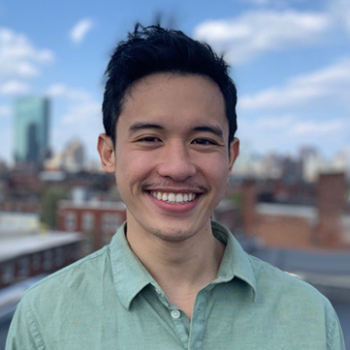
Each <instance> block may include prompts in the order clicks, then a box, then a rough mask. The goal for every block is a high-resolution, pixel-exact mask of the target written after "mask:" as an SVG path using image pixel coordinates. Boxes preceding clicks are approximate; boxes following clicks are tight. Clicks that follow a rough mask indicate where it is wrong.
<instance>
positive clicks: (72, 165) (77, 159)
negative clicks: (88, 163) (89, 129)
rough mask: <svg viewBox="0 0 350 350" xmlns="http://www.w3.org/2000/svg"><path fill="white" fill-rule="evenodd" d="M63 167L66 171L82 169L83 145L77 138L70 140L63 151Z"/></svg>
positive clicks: (83, 163)
mask: <svg viewBox="0 0 350 350" xmlns="http://www.w3.org/2000/svg"><path fill="white" fill-rule="evenodd" d="M62 163H63V164H62V165H63V169H64V170H66V171H68V172H78V171H82V170H83V169H84V166H85V149H84V145H83V144H82V143H81V142H80V141H79V140H77V139H73V140H71V141H70V142H69V143H68V144H67V146H66V147H65V149H64V151H63V156H62Z"/></svg>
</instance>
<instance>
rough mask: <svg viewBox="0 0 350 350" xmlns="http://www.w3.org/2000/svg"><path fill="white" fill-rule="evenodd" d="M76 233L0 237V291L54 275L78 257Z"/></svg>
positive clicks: (79, 238)
mask: <svg viewBox="0 0 350 350" xmlns="http://www.w3.org/2000/svg"><path fill="white" fill-rule="evenodd" d="M81 241H82V237H81V235H80V234H79V233H74V232H70V233H66V232H47V233H42V234H35V235H33V234H30V235H24V236H22V235H6V236H4V237H0V289H2V288H5V287H8V286H10V285H13V284H16V283H18V282H20V281H24V280H26V279H28V278H31V277H34V276H39V275H42V274H49V273H52V272H55V271H57V270H59V269H61V268H63V267H65V266H67V265H69V264H71V263H73V262H75V261H76V260H78V259H79V258H80V243H81Z"/></svg>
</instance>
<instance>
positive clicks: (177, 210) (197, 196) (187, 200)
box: [98, 74, 238, 242]
mask: <svg viewBox="0 0 350 350" xmlns="http://www.w3.org/2000/svg"><path fill="white" fill-rule="evenodd" d="M116 140H117V141H116V147H115V148H113V147H112V144H111V140H110V139H109V138H107V137H106V136H105V135H100V138H99V145H98V148H99V152H100V156H101V160H102V165H103V167H104V168H105V170H107V171H109V172H114V173H115V175H116V179H117V186H118V189H119V192H120V195H121V197H122V198H123V201H124V203H125V205H126V207H127V222H128V232H129V231H130V232H138V233H139V234H150V235H153V236H154V237H158V238H160V239H162V240H166V241H176V242H179V241H183V240H186V239H188V238H189V237H192V236H194V235H196V234H200V232H204V231H207V230H208V229H209V230H210V217H211V214H212V212H213V210H214V209H215V207H216V206H217V204H218V203H219V201H220V200H221V199H222V198H223V196H224V194H225V190H226V185H227V178H228V176H229V174H230V171H231V168H232V165H233V163H234V161H235V159H236V157H237V155H238V140H235V141H234V142H233V143H232V144H231V145H230V152H229V145H228V121H227V119H226V116H225V107H224V100H223V96H222V94H221V92H220V89H219V87H218V86H217V85H216V84H215V83H214V82H212V81H211V80H209V79H208V78H204V77H201V76H197V75H188V76H179V75H174V74H155V75H150V76H147V77H145V78H143V79H142V80H140V81H139V82H137V83H136V84H135V85H134V86H133V87H132V89H131V91H130V92H129V93H128V95H127V96H126V98H125V102H124V105H123V109H122V113H121V115H120V117H119V120H118V123H117V131H116Z"/></svg>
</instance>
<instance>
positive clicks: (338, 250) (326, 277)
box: [0, 0, 350, 350]
mask: <svg viewBox="0 0 350 350" xmlns="http://www.w3.org/2000/svg"><path fill="white" fill-rule="evenodd" d="M136 21H140V22H141V23H142V24H144V25H149V24H153V23H155V22H160V23H161V24H162V25H164V26H166V27H173V28H176V29H181V30H183V31H184V32H185V33H187V34H188V35H190V36H192V37H194V38H196V39H198V40H200V41H205V42H208V43H209V44H210V45H212V47H213V48H214V49H215V50H216V51H217V52H219V53H224V54H225V57H226V60H227V61H228V62H229V63H230V64H231V65H232V68H231V71H230V72H231V76H232V78H233V79H234V81H235V83H236V85H237V89H238V95H239V102H238V109H237V110H238V124H239V130H238V134H237V136H238V137H239V138H240V140H241V154H240V157H239V160H238V161H237V164H236V166H235V168H234V171H233V174H232V177H231V180H230V183H229V190H228V196H227V198H226V199H225V200H224V201H222V202H221V203H220V205H219V207H218V208H217V210H216V212H215V218H216V219H217V220H219V221H221V222H223V223H224V224H225V225H227V226H228V227H229V228H230V229H231V230H232V232H233V233H234V234H235V236H236V237H237V238H238V239H239V240H240V241H241V243H242V245H243V246H244V247H245V249H246V250H247V251H248V252H249V253H251V254H252V255H255V256H257V257H259V258H261V259H263V260H265V261H268V262H270V263H271V264H273V265H275V266H277V267H279V268H280V269H282V270H284V271H286V272H288V273H291V274H294V275H296V276H297V277H298V278H301V279H303V280H305V281H308V282H309V283H311V284H313V285H314V286H315V287H316V288H318V289H319V290H320V291H321V292H322V293H324V294H325V295H326V296H327V297H328V298H329V299H330V300H331V302H332V304H333V306H334V307H335V309H336V311H337V313H338V316H339V318H340V321H341V324H342V327H343V332H344V336H345V339H346V342H347V346H348V347H350V192H349V187H350V182H349V173H350V45H349V43H350V1H349V0H319V1H316V0H315V1H306V0H218V1H216V2H214V1H199V0H192V1H185V0H167V1H166V2H165V1H161V0H149V1H146V2H145V1H140V0H129V1H128V2H126V1H116V0H114V1H111V0H104V1H100V2H97V1H89V2H86V1H81V0H76V1H73V2H72V1H70V2H68V1H65V0H62V1H59V2H58V1H56V2H48V1H44V0H33V1H22V2H20V1H17V0H12V1H10V0H5V1H4V0H3V1H0V350H2V349H3V348H4V342H5V338H6V334H7V329H8V326H9V324H10V321H11V318H12V315H13V312H14V310H15V307H16V305H17V303H18V301H19V299H20V298H21V296H22V294H23V292H24V291H25V290H26V289H27V288H28V287H30V286H31V285H33V284H34V283H36V282H37V281H38V280H40V279H41V278H43V277H44V276H47V275H48V274H50V273H52V272H54V271H56V270H58V269H60V268H62V267H64V266H66V265H68V264H70V263H72V262H74V261H75V260H77V259H79V258H80V257H83V256H85V255H86V254H88V253H90V252H92V251H94V250H96V249H99V248H100V247H102V246H103V245H105V244H107V243H108V242H109V241H110V239H111V237H112V235H113V234H114V233H115V231H116V229H117V228H118V226H119V225H121V223H122V222H123V221H124V219H125V207H124V205H123V203H122V202H121V201H120V197H119V194H118V191H117V189H116V188H115V180H114V178H113V176H110V175H107V174H104V173H103V171H102V170H101V168H100V165H99V161H98V158H97V152H96V141H97V135H98V133H99V132H102V131H103V129H102V122H101V101H102V94H103V73H104V70H105V68H106V64H107V62H108V60H109V57H110V54H111V52H112V49H113V48H114V47H115V45H116V44H117V42H118V41H119V40H121V39H124V38H125V36H126V32H127V31H131V30H132V29H133V25H134V23H135V22H136Z"/></svg>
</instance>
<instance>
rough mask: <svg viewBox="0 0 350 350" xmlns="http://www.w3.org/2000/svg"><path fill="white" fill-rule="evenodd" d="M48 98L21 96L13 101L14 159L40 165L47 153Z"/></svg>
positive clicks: (23, 162) (20, 162)
mask: <svg viewBox="0 0 350 350" xmlns="http://www.w3.org/2000/svg"><path fill="white" fill-rule="evenodd" d="M49 107H50V105H49V100H48V99H47V98H42V97H22V98H19V99H18V100H17V101H16V103H15V140H14V143H15V147H14V153H15V161H16V163H17V164H31V165H35V166H41V165H42V163H43V161H44V160H45V159H46V158H47V157H48V155H49V138H48V130H49V113H50V112H49Z"/></svg>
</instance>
